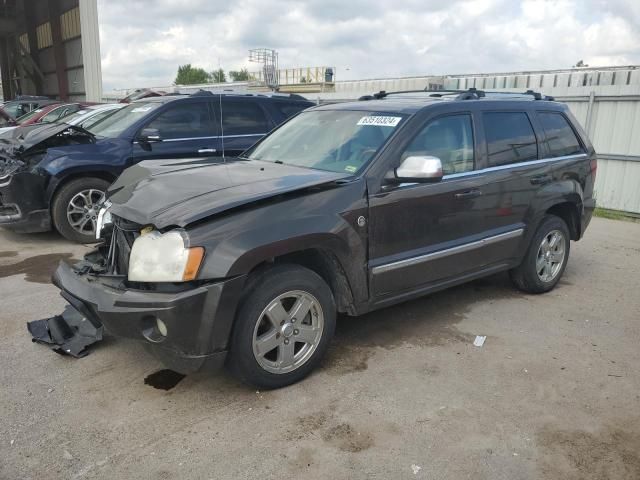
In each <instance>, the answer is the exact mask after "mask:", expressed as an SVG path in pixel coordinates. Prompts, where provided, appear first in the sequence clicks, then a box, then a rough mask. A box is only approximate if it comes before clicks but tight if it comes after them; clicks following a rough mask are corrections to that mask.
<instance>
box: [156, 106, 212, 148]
mask: <svg viewBox="0 0 640 480" xmlns="http://www.w3.org/2000/svg"><path fill="white" fill-rule="evenodd" d="M146 128H157V129H158V131H159V133H160V137H162V138H163V139H178V138H195V137H209V136H212V135H214V132H215V130H214V126H213V122H212V120H211V114H210V112H209V106H208V105H207V104H206V103H205V102H198V103H180V104H178V105H173V106H170V107H169V108H168V109H167V110H165V111H164V112H162V113H161V114H160V115H158V116H157V117H156V118H154V119H153V120H152V121H151V123H149V124H148V125H147V126H146Z"/></svg>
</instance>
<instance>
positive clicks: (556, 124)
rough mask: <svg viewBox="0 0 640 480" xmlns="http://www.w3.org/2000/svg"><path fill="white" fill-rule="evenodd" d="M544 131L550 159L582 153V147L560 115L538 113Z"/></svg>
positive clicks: (565, 120)
mask: <svg viewBox="0 0 640 480" xmlns="http://www.w3.org/2000/svg"><path fill="white" fill-rule="evenodd" d="M538 118H539V119H540V123H541V124H542V128H543V129H544V135H545V137H546V142H547V148H548V149H549V156H550V157H562V156H565V155H574V154H576V153H582V152H583V150H582V146H581V145H580V142H579V141H578V137H576V134H575V132H574V131H573V129H572V128H571V126H570V125H569V122H568V121H567V119H566V118H565V117H564V115H562V114H560V113H552V112H538Z"/></svg>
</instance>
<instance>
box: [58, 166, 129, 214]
mask: <svg viewBox="0 0 640 480" xmlns="http://www.w3.org/2000/svg"><path fill="white" fill-rule="evenodd" d="M78 178H99V179H101V180H104V181H106V182H109V183H113V182H114V181H115V180H116V178H118V175H117V174H116V173H114V172H110V171H108V170H82V171H75V172H69V173H67V174H65V175H63V176H60V177H54V178H52V179H51V181H50V182H49V184H48V185H47V201H48V203H49V208H51V207H52V205H53V199H54V198H55V197H56V195H57V194H58V192H60V189H61V188H62V187H63V186H64V185H66V184H67V183H69V182H71V181H73V180H76V179H78Z"/></svg>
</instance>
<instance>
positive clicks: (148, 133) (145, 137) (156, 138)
mask: <svg viewBox="0 0 640 480" xmlns="http://www.w3.org/2000/svg"><path fill="white" fill-rule="evenodd" d="M138 140H140V141H142V142H147V143H153V142H161V141H162V137H161V136H160V130H158V129H157V128H143V129H142V131H141V132H140V135H138Z"/></svg>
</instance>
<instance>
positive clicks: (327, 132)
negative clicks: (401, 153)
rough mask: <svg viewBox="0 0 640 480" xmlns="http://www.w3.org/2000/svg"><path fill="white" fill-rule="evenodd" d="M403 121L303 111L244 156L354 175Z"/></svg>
mask: <svg viewBox="0 0 640 480" xmlns="http://www.w3.org/2000/svg"><path fill="white" fill-rule="evenodd" d="M404 118H405V117H404V116H403V115H401V114H390V113H386V114H384V115H383V114H376V113H373V112H364V111H350V110H311V111H309V112H302V113H301V114H300V115H298V116H297V117H295V118H293V119H291V120H290V121H288V122H287V123H285V124H284V125H283V126H281V127H280V128H278V129H277V130H276V131H275V132H273V133H272V134H271V135H269V136H268V137H267V138H265V139H264V140H263V141H262V142H260V143H259V144H257V145H256V146H255V147H253V148H251V149H249V150H248V151H247V152H246V153H245V155H244V156H243V157H244V158H249V159H252V160H265V161H270V162H277V163H285V164H289V165H297V166H300V167H308V168H316V169H319V170H328V171H332V172H346V173H357V172H358V171H360V170H361V169H362V168H363V167H364V166H365V165H366V164H367V163H368V162H369V161H371V159H372V158H373V157H374V156H375V154H376V153H377V152H378V151H379V150H380V148H381V147H382V146H383V145H384V144H385V143H386V141H387V140H388V139H389V137H390V136H391V134H392V133H393V132H394V131H395V130H396V129H397V128H398V127H399V126H400V125H401V124H402V122H403V121H404ZM225 135H226V132H225Z"/></svg>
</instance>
